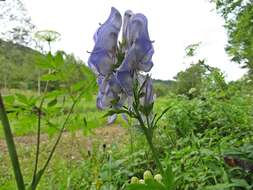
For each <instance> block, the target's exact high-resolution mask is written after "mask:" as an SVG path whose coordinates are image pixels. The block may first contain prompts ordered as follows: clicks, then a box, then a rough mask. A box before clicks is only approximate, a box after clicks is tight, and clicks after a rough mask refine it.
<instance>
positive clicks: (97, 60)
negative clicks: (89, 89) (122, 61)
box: [88, 7, 122, 76]
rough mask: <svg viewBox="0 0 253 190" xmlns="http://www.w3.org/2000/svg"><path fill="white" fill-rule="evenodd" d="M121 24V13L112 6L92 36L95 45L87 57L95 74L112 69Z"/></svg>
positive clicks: (103, 73) (108, 72)
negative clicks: (103, 21) (106, 17)
mask: <svg viewBox="0 0 253 190" xmlns="http://www.w3.org/2000/svg"><path fill="white" fill-rule="evenodd" d="M121 25H122V18H121V15H120V13H119V11H118V10H117V9H115V8H114V7H112V8H111V13H110V15H109V17H108V19H107V20H106V21H105V23H104V24H102V25H101V26H100V27H99V28H98V30H97V31H96V33H95V34H94V36H93V39H94V41H95V46H94V48H93V51H92V52H91V55H90V57H89V60H88V64H89V66H90V67H91V68H92V69H93V71H94V72H95V73H96V74H97V75H103V76H106V75H108V74H110V73H111V72H112V70H113V65H114V64H115V60H116V49H117V41H118V34H119V31H120V28H121Z"/></svg>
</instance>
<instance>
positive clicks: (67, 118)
mask: <svg viewBox="0 0 253 190" xmlns="http://www.w3.org/2000/svg"><path fill="white" fill-rule="evenodd" d="M93 84H94V81H92V82H91V83H90V84H89V85H88V86H87V88H86V89H84V90H83V91H82V92H81V93H80V94H79V96H78V97H77V98H76V99H75V100H74V101H73V104H72V106H71V108H70V111H69V112H68V115H67V117H66V119H65V121H64V123H63V124H62V127H61V130H60V133H59V135H58V137H57V139H56V141H55V144H54V145H53V148H52V150H51V151H50V153H49V156H48V158H47V161H46V162H45V164H44V166H43V168H42V169H41V170H40V171H39V172H38V173H37V174H36V178H35V182H34V183H32V184H31V187H30V188H31V189H32V190H35V189H36V187H37V185H38V184H39V181H40V179H41V177H42V175H43V174H44V172H45V170H46V168H47V166H48V165H49V163H50V161H51V159H52V157H53V155H54V152H55V150H56V148H57V145H58V144H59V142H60V140H61V137H62V134H63V132H64V130H65V127H66V124H67V123H68V120H69V118H70V116H71V114H72V112H73V110H74V108H75V105H76V104H77V102H78V101H79V100H80V98H81V97H82V96H83V94H84V93H85V92H86V90H87V89H88V88H89V87H90V86H91V85H93Z"/></svg>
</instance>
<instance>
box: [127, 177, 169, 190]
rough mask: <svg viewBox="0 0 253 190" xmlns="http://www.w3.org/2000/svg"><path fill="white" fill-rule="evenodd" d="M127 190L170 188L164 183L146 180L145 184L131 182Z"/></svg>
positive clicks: (162, 189)
mask: <svg viewBox="0 0 253 190" xmlns="http://www.w3.org/2000/svg"><path fill="white" fill-rule="evenodd" d="M127 190H168V189H167V188H166V187H165V186H164V185H163V184H161V183H159V182H157V181H155V180H153V179H148V180H145V184H130V185H128V186H127Z"/></svg>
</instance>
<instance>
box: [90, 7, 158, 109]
mask: <svg viewBox="0 0 253 190" xmlns="http://www.w3.org/2000/svg"><path fill="white" fill-rule="evenodd" d="M122 25H123V27H122V40H121V42H118V36H119V32H120V30H121V26H122ZM93 39H94V42H95V46H94V48H93V50H92V52H91V54H90V57H89V60H88V64H89V67H90V68H91V69H92V70H93V71H94V72H95V74H96V75H97V83H98V86H99V93H98V96H97V107H98V108H100V109H105V108H108V107H110V108H120V107H121V106H123V105H124V104H125V102H126V101H127V99H128V100H129V99H131V97H132V96H133V94H134V91H133V89H134V84H135V83H136V82H137V83H138V84H137V85H139V86H142V91H143V94H144V95H143V96H142V98H141V100H140V101H141V103H142V104H143V105H144V106H145V105H149V104H152V103H153V88H152V80H151V78H150V77H149V76H146V77H145V76H144V75H141V72H149V71H150V70H151V68H152V67H153V62H152V55H153V53H154V49H153V45H152V42H151V40H150V38H149V34H148V23H147V18H146V17H145V16H144V15H143V14H140V13H137V14H134V13H133V12H132V11H130V10H128V11H126V12H125V14H124V18H123V24H122V17H121V15H120V13H119V11H118V10H117V9H115V8H114V7H112V8H111V13H110V15H109V17H108V19H107V20H106V21H105V22H104V23H103V24H102V25H100V27H99V28H98V29H97V31H96V33H95V34H94V36H93Z"/></svg>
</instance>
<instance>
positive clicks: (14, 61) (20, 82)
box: [0, 39, 43, 88]
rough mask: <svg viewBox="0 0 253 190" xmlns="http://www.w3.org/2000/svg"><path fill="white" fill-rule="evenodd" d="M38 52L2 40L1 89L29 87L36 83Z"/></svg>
mask: <svg viewBox="0 0 253 190" xmlns="http://www.w3.org/2000/svg"><path fill="white" fill-rule="evenodd" d="M35 56H43V55H42V54H40V53H39V52H38V51H35V50H33V49H31V48H29V47H25V46H22V45H19V44H14V43H12V42H6V41H3V40H1V39H0V87H19V88H22V87H29V86H31V85H33V83H34V82H36V79H37V77H38V69H37V68H36V65H35V61H34V60H35Z"/></svg>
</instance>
